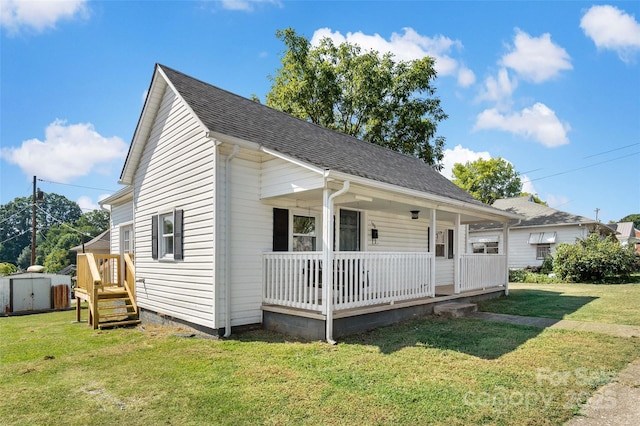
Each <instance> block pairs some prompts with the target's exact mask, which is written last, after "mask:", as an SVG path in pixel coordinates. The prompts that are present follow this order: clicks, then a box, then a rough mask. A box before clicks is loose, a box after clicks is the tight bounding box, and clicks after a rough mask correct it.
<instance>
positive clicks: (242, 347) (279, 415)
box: [0, 311, 640, 425]
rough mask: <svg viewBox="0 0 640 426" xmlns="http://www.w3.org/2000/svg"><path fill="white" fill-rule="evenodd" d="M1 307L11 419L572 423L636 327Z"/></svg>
mask: <svg viewBox="0 0 640 426" xmlns="http://www.w3.org/2000/svg"><path fill="white" fill-rule="evenodd" d="M74 315H75V314H74V312H72V311H71V312H56V313H49V314H40V315H31V316H23V317H9V318H0V423H2V424H15V425H24V424H29V425H52V424H70V425H104V424H127V425H150V424H154V425H155V424H167V425H203V424H238V425H243V424H311V425H313V424H323V425H324V424H358V425H360V424H402V425H407V424H420V425H422V424H447V425H467V424H500V425H509V424H513V425H526V424H536V425H537V424H562V423H563V422H564V421H566V420H568V419H569V418H571V417H572V415H573V414H574V413H575V412H577V410H578V407H579V403H580V402H582V401H584V400H586V398H587V397H588V396H589V395H590V394H592V393H593V392H594V390H595V389H596V388H597V387H598V386H600V385H602V384H604V383H607V382H608V381H610V380H611V379H612V377H614V376H615V374H616V373H617V372H618V371H619V370H621V369H622V368H623V367H625V366H626V365H627V364H628V363H629V362H631V361H632V360H633V359H635V358H636V357H637V356H638V354H639V353H640V342H639V341H638V339H623V338H616V337H609V336H604V335H596V334H591V333H583V332H570V331H562V330H544V331H542V330H540V329H536V328H531V327H523V326H514V325H508V324H501V323H492V322H483V321H480V320H473V319H455V320H444V319H437V318H422V319H416V320H413V321H409V322H405V323H402V324H399V325H396V326H391V327H386V328H382V329H378V330H375V331H372V332H369V333H364V334H360V335H356V336H353V337H350V338H347V339H343V340H341V341H340V343H339V344H338V345H336V346H331V345H328V344H326V343H323V342H300V341H289V340H287V338H286V337H284V336H282V335H278V334H274V333H269V332H266V331H253V332H247V333H243V334H237V335H235V336H233V338H232V339H229V340H212V339H202V338H187V337H184V336H181V335H180V334H179V333H181V331H179V330H175V329H166V328H146V329H144V330H141V329H140V328H131V329H115V330H108V331H94V330H92V329H90V328H89V327H88V326H87V325H86V324H77V323H72V320H73V319H74Z"/></svg>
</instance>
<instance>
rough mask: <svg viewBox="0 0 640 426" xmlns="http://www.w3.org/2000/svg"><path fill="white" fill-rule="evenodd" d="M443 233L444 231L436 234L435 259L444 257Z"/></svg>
mask: <svg viewBox="0 0 640 426" xmlns="http://www.w3.org/2000/svg"><path fill="white" fill-rule="evenodd" d="M444 236H445V233H444V231H438V232H436V257H444V253H445V238H444Z"/></svg>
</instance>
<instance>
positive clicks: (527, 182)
mask: <svg viewBox="0 0 640 426" xmlns="http://www.w3.org/2000/svg"><path fill="white" fill-rule="evenodd" d="M520 182H522V192H526V193H528V194H534V195H538V191H537V190H536V188H535V186H533V184H532V183H531V179H530V178H529V176H527V175H520ZM543 201H544V200H543Z"/></svg>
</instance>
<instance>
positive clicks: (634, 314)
mask: <svg viewBox="0 0 640 426" xmlns="http://www.w3.org/2000/svg"><path fill="white" fill-rule="evenodd" d="M509 289H510V290H509V296H508V297H502V298H500V299H493V300H488V301H484V302H481V303H479V304H478V309H479V310H482V311H487V312H496V313H503V314H513V315H526V316H533V317H547V318H558V319H571V320H576V321H593V322H603V323H609V324H625V325H638V326H640V284H638V283H636V284H616V285H603V284H509Z"/></svg>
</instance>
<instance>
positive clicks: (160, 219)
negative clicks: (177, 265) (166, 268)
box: [151, 210, 184, 260]
mask: <svg viewBox="0 0 640 426" xmlns="http://www.w3.org/2000/svg"><path fill="white" fill-rule="evenodd" d="M183 217H184V212H183V210H174V211H172V212H169V213H161V214H159V215H155V216H153V217H152V218H151V257H152V258H153V259H164V260H183V259H184V253H183V231H182V230H183V223H182V222H183Z"/></svg>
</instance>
